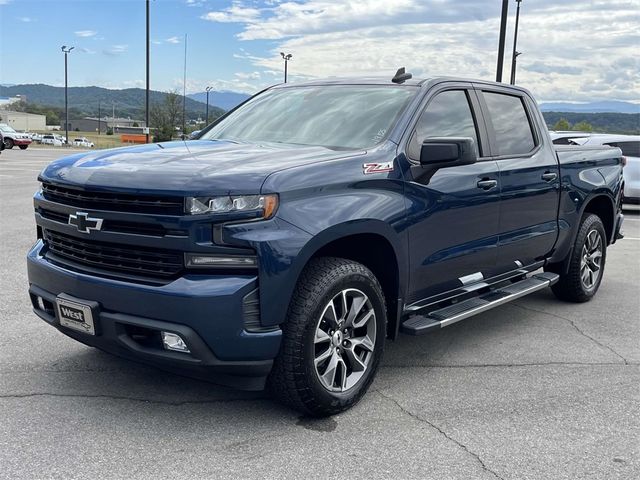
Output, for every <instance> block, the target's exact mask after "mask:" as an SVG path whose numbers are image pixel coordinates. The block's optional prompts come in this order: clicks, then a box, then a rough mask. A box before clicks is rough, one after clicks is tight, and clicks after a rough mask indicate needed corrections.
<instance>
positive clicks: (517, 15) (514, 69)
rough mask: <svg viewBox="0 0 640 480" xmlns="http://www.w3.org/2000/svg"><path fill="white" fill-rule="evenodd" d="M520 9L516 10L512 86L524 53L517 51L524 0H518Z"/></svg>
mask: <svg viewBox="0 0 640 480" xmlns="http://www.w3.org/2000/svg"><path fill="white" fill-rule="evenodd" d="M516 2H517V3H518V8H517V9H516V29H515V32H514V33H513V54H512V56H511V85H515V84H516V65H517V63H518V57H519V56H520V55H522V52H518V51H517V47H518V26H519V25H520V3H521V2H522V0H516Z"/></svg>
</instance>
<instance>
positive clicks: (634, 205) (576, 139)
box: [550, 132, 640, 210]
mask: <svg viewBox="0 0 640 480" xmlns="http://www.w3.org/2000/svg"><path fill="white" fill-rule="evenodd" d="M550 133H551V139H552V140H553V143H554V144H556V145H558V144H564V145H609V146H611V147H618V148H619V149H620V150H622V155H624V156H625V158H626V159H627V164H626V166H625V167H624V199H623V201H622V203H623V208H625V209H634V210H636V209H640V135H614V134H607V133H592V134H587V133H583V132H575V133H574V134H573V135H572V134H571V132H550Z"/></svg>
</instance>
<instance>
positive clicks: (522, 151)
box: [483, 92, 536, 156]
mask: <svg viewBox="0 0 640 480" xmlns="http://www.w3.org/2000/svg"><path fill="white" fill-rule="evenodd" d="M483 96H484V100H485V102H486V104H487V109H488V113H489V118H490V121H491V123H492V125H493V130H494V132H495V140H496V148H497V150H498V151H497V155H499V156H518V155H526V154H528V153H530V152H531V151H532V150H533V149H534V148H535V147H536V141H535V136H534V134H533V130H532V128H531V122H530V121H529V116H528V115H527V111H526V109H525V106H524V102H523V99H522V97H518V96H515V95H507V94H503V93H495V92H483Z"/></svg>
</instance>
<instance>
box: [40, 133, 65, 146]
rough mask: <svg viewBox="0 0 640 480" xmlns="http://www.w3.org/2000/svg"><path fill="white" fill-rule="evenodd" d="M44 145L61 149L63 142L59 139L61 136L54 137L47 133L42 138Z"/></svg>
mask: <svg viewBox="0 0 640 480" xmlns="http://www.w3.org/2000/svg"><path fill="white" fill-rule="evenodd" d="M42 144H43V145H52V146H54V147H61V146H62V140H61V139H60V138H59V135H53V134H52V133H47V134H45V135H43V136H42Z"/></svg>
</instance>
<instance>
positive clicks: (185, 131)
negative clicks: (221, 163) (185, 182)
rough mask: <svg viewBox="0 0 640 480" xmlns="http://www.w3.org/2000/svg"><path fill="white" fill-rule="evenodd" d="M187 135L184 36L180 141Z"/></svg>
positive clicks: (185, 40) (185, 41)
mask: <svg viewBox="0 0 640 480" xmlns="http://www.w3.org/2000/svg"><path fill="white" fill-rule="evenodd" d="M186 133H187V34H186V33H185V34H184V75H183V79H182V139H183V140H184V139H185V136H186Z"/></svg>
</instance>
